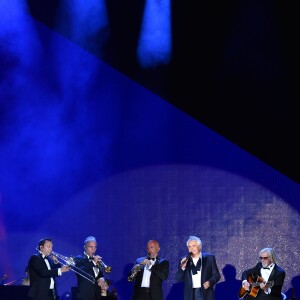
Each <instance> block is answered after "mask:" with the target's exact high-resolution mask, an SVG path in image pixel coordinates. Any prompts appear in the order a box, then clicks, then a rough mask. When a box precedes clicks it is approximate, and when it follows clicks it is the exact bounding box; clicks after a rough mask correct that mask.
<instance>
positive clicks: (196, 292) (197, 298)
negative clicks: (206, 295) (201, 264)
mask: <svg viewBox="0 0 300 300" xmlns="http://www.w3.org/2000/svg"><path fill="white" fill-rule="evenodd" d="M193 300H202V292H201V288H197V289H193Z"/></svg>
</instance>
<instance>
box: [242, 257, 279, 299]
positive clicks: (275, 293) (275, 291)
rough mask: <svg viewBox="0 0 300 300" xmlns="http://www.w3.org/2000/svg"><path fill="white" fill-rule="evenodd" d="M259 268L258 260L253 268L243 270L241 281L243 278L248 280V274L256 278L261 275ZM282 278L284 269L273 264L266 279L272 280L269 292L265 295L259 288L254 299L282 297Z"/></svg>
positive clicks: (248, 297)
mask: <svg viewBox="0 0 300 300" xmlns="http://www.w3.org/2000/svg"><path fill="white" fill-rule="evenodd" d="M261 268H262V263H261V262H259V263H257V264H256V266H255V267H254V268H251V269H248V270H245V271H244V272H243V273H242V281H243V280H245V279H247V280H248V279H249V276H252V275H253V276H254V278H257V277H256V276H260V277H261V273H260V270H261ZM284 279H285V271H284V270H283V269H282V268H281V267H279V266H278V265H276V264H275V266H274V268H273V270H272V272H271V274H270V277H269V280H268V281H274V285H273V286H272V287H271V293H270V294H269V295H267V294H265V293H264V291H263V290H259V291H258V293H257V296H256V298H255V299H256V300H260V299H268V300H281V299H282V295H281V290H282V286H283V283H284ZM248 281H249V280H248ZM254 282H256V279H254ZM246 297H247V299H253V297H251V296H246Z"/></svg>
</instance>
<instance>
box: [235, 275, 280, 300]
mask: <svg viewBox="0 0 300 300" xmlns="http://www.w3.org/2000/svg"><path fill="white" fill-rule="evenodd" d="M247 280H248V282H249V283H250V286H249V291H247V290H245V289H244V288H243V287H241V288H240V290H239V299H242V298H244V297H245V296H246V295H249V296H252V297H254V298H255V297H256V296H257V294H258V291H259V289H260V284H261V283H263V282H264V279H263V278H262V277H260V276H258V275H257V276H253V274H251V275H250V276H249V277H248V278H247ZM273 285H274V281H268V282H267V283H266V286H267V287H272V286H273Z"/></svg>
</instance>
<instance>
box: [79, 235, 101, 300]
mask: <svg viewBox="0 0 300 300" xmlns="http://www.w3.org/2000/svg"><path fill="white" fill-rule="evenodd" d="M83 248H84V252H83V254H80V255H77V256H76V257H75V258H74V263H75V266H76V267H77V270H79V272H76V277H77V297H76V300H99V299H101V285H102V284H104V283H105V279H104V276H103V268H102V266H103V262H102V260H101V257H100V256H99V255H95V253H96V250H97V241H96V238H95V237H93V236H89V237H87V238H86V239H85V241H84V245H83ZM80 270H81V271H82V274H81V273H80Z"/></svg>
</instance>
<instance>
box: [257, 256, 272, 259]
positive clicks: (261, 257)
mask: <svg viewBox="0 0 300 300" xmlns="http://www.w3.org/2000/svg"><path fill="white" fill-rule="evenodd" d="M268 258H270V257H269V256H267V257H263V256H260V257H259V259H260V260H261V259H263V260H267V259H268Z"/></svg>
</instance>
